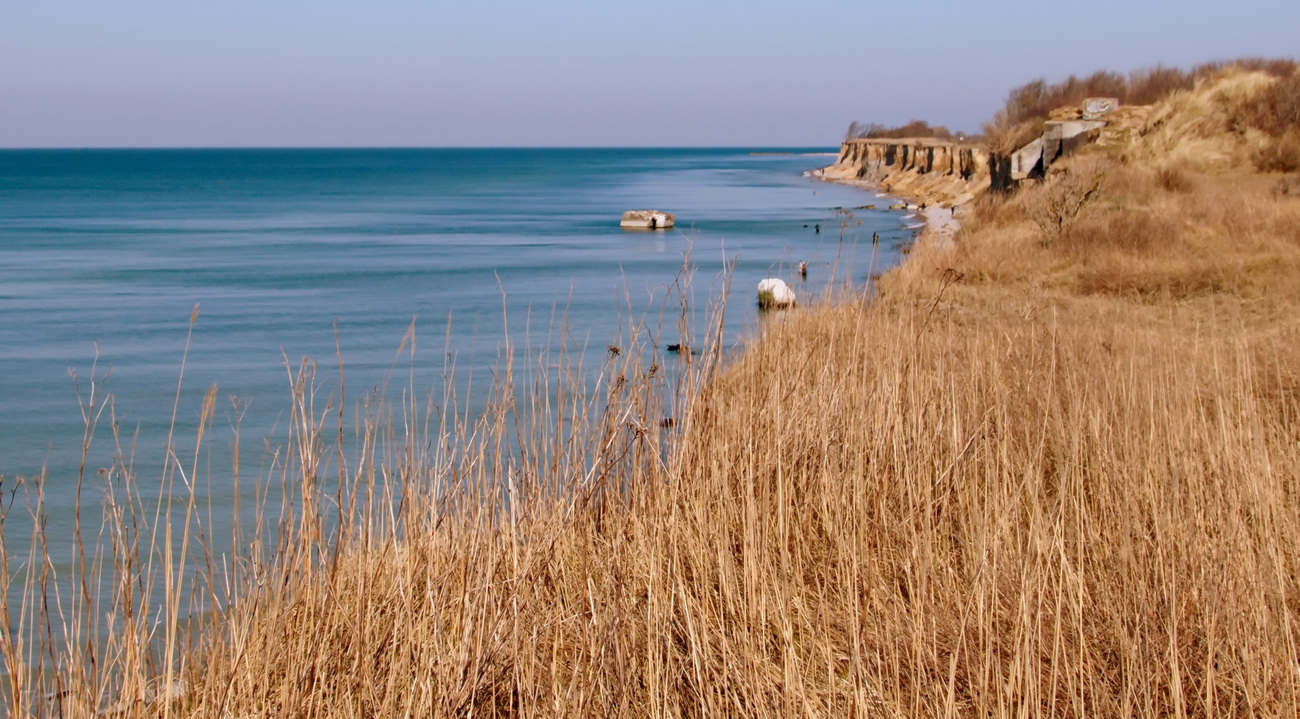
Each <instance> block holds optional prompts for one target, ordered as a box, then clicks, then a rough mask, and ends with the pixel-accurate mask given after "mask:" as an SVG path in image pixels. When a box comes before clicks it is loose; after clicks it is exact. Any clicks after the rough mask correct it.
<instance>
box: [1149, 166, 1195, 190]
mask: <svg viewBox="0 0 1300 719" xmlns="http://www.w3.org/2000/svg"><path fill="white" fill-rule="evenodd" d="M1156 182H1157V183H1159V185H1160V187H1161V188H1162V189H1164V190H1168V191H1169V192H1187V191H1189V190H1191V189H1192V179H1191V178H1190V177H1188V175H1187V173H1186V172H1184V171H1183V170H1182V169H1181V168H1178V167H1173V166H1170V165H1165V166H1164V167H1161V168H1160V169H1159V170H1156Z"/></svg>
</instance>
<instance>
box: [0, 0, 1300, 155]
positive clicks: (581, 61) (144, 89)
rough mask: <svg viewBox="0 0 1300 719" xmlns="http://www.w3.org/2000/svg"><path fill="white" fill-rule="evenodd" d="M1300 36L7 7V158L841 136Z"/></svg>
mask: <svg viewBox="0 0 1300 719" xmlns="http://www.w3.org/2000/svg"><path fill="white" fill-rule="evenodd" d="M1298 28H1300V2H1297V0H1285V1H1282V0H1277V1H1270V2H1260V1H1258V0H1246V1H1240V2H1235V3H1233V2H1204V1H1202V0H1184V1H1183V2H1181V3H1172V2H1165V3H1159V4H1157V3H1152V2H1144V1H1138V0H1133V1H1130V2H1118V1H1117V0H1096V1H1095V2H1092V3H1086V2H1058V3H1052V2H1050V1H1049V2H1041V1H1037V2H1024V1H1020V0H1017V1H1015V2H1002V3H982V4H975V3H959V2H937V1H928V2H927V1H925V0H921V1H919V2H899V3H891V4H887V5H886V4H877V3H871V2H863V1H861V0H859V1H858V2H851V1H849V0H798V1H790V2H774V1H765V0H752V1H751V2H733V1H732V0H723V1H715V2H708V1H707V0H658V1H657V2H654V3H649V2H646V3H640V4H633V3H621V2H617V0H614V1H610V0H604V1H600V2H597V1H596V0H555V1H553V2H549V3H543V2H522V1H519V0H477V1H475V0H460V1H458V2H454V3H453V2H447V1H446V0H371V1H369V2H360V1H359V0H348V1H344V0H312V1H311V2H306V1H302V0H257V1H249V0H225V1H222V2H203V3H198V2H187V1H185V0H121V1H119V2H110V1H107V0H94V1H93V2H92V1H90V0H6V1H5V2H4V3H3V6H0V147H123V146H126V147H152V146H191V147H193V146H339V145H342V146H410V145H415V146H528V145H549V146H569V145H615V146H641V145H645V146H656V145H680V146H694V145H753V146H778V145H805V146H826V145H833V144H836V143H837V142H838V141H839V139H840V138H841V137H842V136H843V133H844V129H845V127H846V126H847V125H848V123H849V122H850V121H851V120H861V121H864V122H881V123H886V124H897V123H902V122H906V121H907V120H909V119H912V118H919V119H925V120H928V121H930V122H932V123H937V124H943V125H947V126H949V127H951V128H953V129H965V130H977V129H978V128H979V125H980V123H981V122H982V121H983V120H985V119H987V118H988V117H989V116H990V115H991V114H992V113H993V112H994V111H995V110H996V109H997V108H998V107H1000V106H1001V103H1002V100H1003V99H1004V98H1005V96H1006V94H1007V91H1008V90H1010V89H1011V88H1013V87H1015V86H1017V85H1020V84H1023V83H1024V82H1026V81H1028V80H1031V79H1033V78H1035V77H1046V78H1047V79H1049V80H1056V79H1061V78H1063V77H1065V76H1067V75H1069V74H1071V73H1076V74H1086V73H1090V72H1092V71H1094V70H1097V69H1102V68H1106V69H1113V70H1119V71H1129V70H1133V69H1136V68H1140V67H1145V66H1150V65H1153V64H1155V63H1164V64H1168V65H1178V66H1190V65H1193V64H1196V63H1200V62H1205V61H1208V60H1216V59H1227V58H1233V57H1238V56H1243V55H1253V56H1269V57H1296V56H1300V35H1298V34H1297V32H1298V30H1297V29H1298Z"/></svg>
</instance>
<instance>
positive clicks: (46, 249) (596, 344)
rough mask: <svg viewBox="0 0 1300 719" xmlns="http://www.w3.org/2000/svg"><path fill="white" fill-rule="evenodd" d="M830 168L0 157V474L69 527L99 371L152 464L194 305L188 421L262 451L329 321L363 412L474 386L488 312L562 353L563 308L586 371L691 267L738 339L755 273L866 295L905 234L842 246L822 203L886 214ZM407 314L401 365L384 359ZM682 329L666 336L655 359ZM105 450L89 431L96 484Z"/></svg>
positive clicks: (271, 157) (803, 153)
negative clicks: (386, 393)
mask: <svg viewBox="0 0 1300 719" xmlns="http://www.w3.org/2000/svg"><path fill="white" fill-rule="evenodd" d="M763 152H764V153H768V152H771V150H766V149H765V150H764V151H763ZM825 152H828V150H816V149H814V150H793V151H787V152H786V153H785V154H754V153H752V151H751V150H748V149H716V150H708V149H687V150H670V149H628V150H624V149H523V150H520V149H465V150H461V149H431V150H414V149H394V150H85V151H75V150H50V151H45V150H39V151H0V402H3V409H2V410H0V474H4V475H6V476H8V477H10V478H13V477H16V476H19V475H28V476H31V475H35V474H36V473H38V472H39V471H40V470H41V467H42V466H45V467H47V481H46V487H47V494H48V495H49V496H50V497H51V506H50V511H51V514H52V516H54V518H55V519H56V520H57V519H58V514H59V513H60V512H64V511H66V510H67V506H68V501H69V498H70V492H71V487H72V486H73V484H74V480H75V477H74V476H73V475H74V474H75V469H76V466H77V463H78V460H79V453H80V446H81V436H82V421H81V415H80V412H79V410H78V404H77V396H76V392H75V390H74V383H73V380H72V378H71V376H70V371H71V372H75V374H76V375H78V377H79V379H80V385H81V390H82V392H83V393H85V392H86V391H88V389H89V376H90V373H91V362H92V360H93V359H94V358H95V356H96V353H98V354H99V360H98V363H99V364H98V367H99V371H100V373H101V375H103V374H104V373H107V376H106V377H101V381H100V383H99V386H98V389H100V391H107V392H111V393H112V395H113V397H114V400H115V404H114V407H115V411H116V417H117V421H118V423H119V424H120V425H121V426H122V427H123V429H124V431H125V433H126V434H127V436H128V437H129V436H133V435H134V436H136V437H138V439H136V440H135V444H136V449H135V453H136V459H137V468H138V469H139V467H140V465H141V464H143V465H144V466H160V465H161V459H160V457H161V451H162V447H163V446H165V443H166V431H167V425H168V423H169V421H170V417H171V412H172V403H173V397H174V395H175V389H176V384H177V377H178V374H179V372H180V369H181V358H182V353H183V350H184V346H185V341H186V333H187V326H188V323H189V320H190V316H191V311H192V310H193V308H194V306H195V305H196V304H197V305H199V307H200V310H199V316H198V320H197V322H196V323H195V325H194V329H193V338H192V341H191V346H190V350H189V355H188V362H187V365H186V370H185V389H184V390H183V392H182V394H181V403H180V410H179V412H180V418H181V421H180V426H181V427H182V430H183V429H184V428H185V427H187V426H192V425H193V420H194V418H195V417H196V416H197V414H198V411H199V404H200V402H201V399H202V396H203V394H204V392H205V391H206V390H207V388H208V387H209V386H210V385H213V384H215V385H217V386H218V387H219V389H220V396H221V398H222V399H221V401H220V402H219V403H218V408H219V410H218V417H217V421H216V425H217V426H218V427H225V426H228V425H229V424H230V423H231V422H232V421H233V417H234V415H235V414H237V413H240V412H242V422H241V426H242V434H241V441H242V442H243V443H245V446H246V447H248V446H251V447H253V448H255V449H256V448H259V447H261V440H262V439H263V438H265V437H267V436H274V435H275V434H276V432H277V429H276V428H277V426H278V427H279V428H280V433H281V434H282V430H283V423H284V421H285V419H286V417H287V412H288V406H289V403H288V397H289V389H288V384H289V382H288V378H287V374H286V369H285V358H286V357H287V358H288V360H289V362H290V363H291V364H294V365H296V364H297V362H298V361H299V360H300V359H301V358H303V357H311V358H315V359H317V360H319V361H320V363H321V365H322V367H327V366H333V365H335V364H336V360H335V328H336V327H337V333H338V341H339V346H340V347H341V352H342V357H343V361H344V362H345V365H346V371H347V384H348V386H349V392H351V393H352V396H354V397H356V396H360V395H361V394H364V393H365V392H366V391H367V390H369V389H370V388H372V387H376V386H379V385H380V384H382V383H383V382H384V381H385V377H386V376H388V375H389V374H391V373H394V372H395V373H397V375H398V376H399V378H400V381H401V384H403V385H407V384H408V383H409V382H410V376H411V375H412V374H413V375H414V377H415V385H416V389H417V391H424V390H429V389H433V388H435V387H437V386H438V383H439V382H440V381H441V374H442V372H443V368H444V365H445V363H444V359H445V355H446V353H447V351H448V350H450V351H451V352H452V354H453V355H454V358H455V362H456V367H457V374H458V375H461V374H464V375H465V376H471V375H472V376H474V377H476V378H477V379H476V380H475V381H476V382H478V383H479V385H480V386H484V387H485V386H486V385H487V384H488V383H489V380H490V376H491V372H490V369H491V367H492V366H493V365H494V364H495V363H496V361H497V358H498V350H499V349H500V348H501V346H502V344H503V342H504V340H505V334H504V330H503V327H504V325H505V323H504V322H503V306H504V307H505V311H506V312H508V318H509V321H510V327H511V332H512V334H516V335H517V336H516V337H515V340H516V342H517V343H520V344H522V343H523V334H522V333H523V329H524V327H525V325H530V326H531V333H530V334H531V335H532V337H531V339H532V341H533V342H534V343H538V342H540V343H542V344H546V343H548V342H549V343H552V344H554V343H555V342H556V341H557V340H556V338H555V332H553V331H552V330H550V329H549V328H551V327H553V326H555V325H556V324H557V323H558V317H559V316H560V315H563V316H564V317H566V318H567V326H568V328H569V330H568V334H567V335H563V336H560V341H565V342H569V343H571V344H572V345H573V346H574V347H577V348H581V347H582V346H584V345H589V346H590V347H592V348H594V351H597V352H600V353H602V354H603V352H604V351H605V349H604V348H605V347H606V345H607V344H609V343H610V342H611V341H612V340H613V339H614V338H616V337H617V336H618V332H619V328H620V327H621V326H625V322H624V323H622V324H621V323H620V307H622V308H623V314H624V315H625V314H626V309H627V306H628V304H629V303H630V305H631V307H632V309H633V311H634V312H636V311H643V310H647V309H649V310H650V311H652V312H653V308H654V307H655V306H656V304H655V303H656V302H662V300H663V297H664V294H665V291H666V288H667V287H668V286H669V285H670V284H671V283H672V282H673V281H674V279H675V277H676V274H677V273H678V271H679V270H680V269H681V267H682V264H683V260H684V257H685V255H686V253H687V251H688V250H689V252H690V256H691V259H692V262H693V266H694V267H695V275H694V277H695V279H694V285H695V288H696V301H697V304H699V305H703V304H704V302H705V301H706V300H707V299H708V293H709V291H710V288H713V287H715V285H716V284H717V283H716V279H717V277H718V275H719V273H720V272H721V270H722V267H723V265H724V262H725V261H734V263H735V269H734V277H733V283H732V286H733V297H732V298H731V300H730V304H729V310H728V317H729V320H728V324H727V340H728V342H732V343H735V342H738V341H739V340H740V339H741V338H742V337H743V336H744V334H745V332H746V331H747V328H752V327H753V326H754V323H755V322H756V321H758V313H757V311H756V309H755V307H754V302H753V291H754V287H755V285H756V284H757V283H758V281H759V280H760V279H763V278H764V277H768V276H775V277H782V278H785V279H787V280H788V281H792V282H795V283H796V288H797V289H798V291H799V292H800V294H801V296H803V297H811V296H812V295H814V294H816V293H818V292H819V291H820V289H821V288H822V287H824V285H825V283H826V282H827V281H828V279H829V278H830V277H831V274H832V268H835V267H837V268H838V271H839V276H840V278H841V279H846V280H848V281H851V282H853V283H856V284H862V283H865V282H866V281H867V278H868V275H869V274H870V273H871V272H872V271H873V270H874V271H879V270H881V269H884V268H887V267H889V266H891V265H893V264H894V263H896V262H897V259H898V255H897V247H898V246H899V245H900V244H901V243H902V242H904V241H905V240H906V239H908V238H909V237H910V231H909V230H908V229H907V228H906V227H905V226H904V222H905V220H903V219H902V218H900V217H899V215H898V213H891V212H883V211H866V210H860V211H858V212H856V214H855V217H853V218H852V219H851V222H849V223H848V225H849V226H848V227H846V228H842V222H841V220H842V219H843V216H841V215H837V214H836V212H835V210H836V209H837V208H841V207H850V208H852V207H856V206H860V205H864V204H867V203H876V204H878V205H879V206H880V207H884V206H885V204H886V201H885V200H882V199H876V198H875V197H873V196H872V195H871V194H869V193H866V192H863V191H862V190H858V189H853V188H847V187H841V186H836V185H831V184H827V183H822V182H817V181H815V180H813V179H810V178H808V177H806V176H804V174H803V173H804V172H805V171H808V170H811V169H813V168H816V167H819V166H823V165H826V164H829V163H830V162H831V161H832V160H833V158H832V157H830V156H826V155H824V154H815V153H825ZM638 208H655V209H660V210H664V211H668V212H673V213H675V214H676V215H677V223H678V224H677V228H676V229H675V230H673V231H669V232H654V233H651V232H625V231H622V230H620V229H619V227H618V220H619V216H620V214H621V213H622V212H623V211H624V210H627V209H638ZM858 220H861V221H862V224H861V225H858V224H857V221H858ZM817 225H820V228H821V232H820V233H817V232H815V231H814V228H815V226H817ZM842 230H843V231H842ZM873 232H879V233H880V235H881V238H882V242H881V243H880V246H879V248H878V251H877V252H875V253H873V252H872V247H871V241H870V239H871V235H872V233H873ZM841 235H842V236H841ZM801 260H803V261H807V262H808V263H809V276H808V280H807V281H806V282H798V280H797V274H796V272H795V270H794V266H795V265H796V264H797V263H798V262H799V261H801ZM715 291H716V290H715ZM503 296H504V300H503ZM624 319H625V318H624ZM412 322H414V323H415V327H416V333H417V338H418V344H417V350H416V353H415V357H414V360H411V359H410V357H409V354H408V355H404V357H403V358H402V359H396V353H397V350H398V347H399V345H401V343H402V339H403V336H404V335H405V333H406V332H407V329H408V327H409V326H410V325H411V324H412ZM673 333H675V326H674V323H673V322H672V321H669V322H668V323H666V328H665V331H664V335H663V337H662V342H663V343H668V342H674V341H676V336H675V334H673ZM548 334H549V335H550V337H549V338H548ZM661 346H662V345H661ZM594 364H598V362H597V363H594ZM231 397H234V398H235V400H234V401H232V400H231V399H230V398H231ZM236 406H238V407H240V408H241V409H240V410H238V411H237V410H235V409H233V408H234V407H236ZM277 423H278V425H277ZM247 451H248V450H245V453H246V454H247ZM113 452H114V448H113V446H112V444H111V443H110V442H109V440H108V435H107V432H106V431H101V433H100V437H99V438H98V439H97V441H96V444H95V445H94V446H93V447H92V448H91V452H90V457H89V464H90V466H91V467H100V466H107V465H108V464H110V463H111V461H112V456H113ZM246 461H248V460H246ZM253 461H255V460H253ZM155 462H157V464H154V463H155ZM147 473H148V472H146V471H144V470H141V474H142V475H143V474H147ZM214 491H218V492H219V491H220V488H219V487H217V488H214Z"/></svg>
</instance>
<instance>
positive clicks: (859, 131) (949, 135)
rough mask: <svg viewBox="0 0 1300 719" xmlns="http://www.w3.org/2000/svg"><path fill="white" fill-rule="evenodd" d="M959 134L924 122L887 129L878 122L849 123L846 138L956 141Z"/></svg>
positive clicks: (917, 121)
mask: <svg viewBox="0 0 1300 719" xmlns="http://www.w3.org/2000/svg"><path fill="white" fill-rule="evenodd" d="M958 134H963V135H964V133H953V132H952V131H951V130H949V129H948V128H946V127H944V126H942V125H934V126H931V125H930V123H928V122H926V121H924V120H910V121H908V123H907V124H905V125H899V126H897V127H885V126H884V125H881V124H880V123H878V122H857V121H856V120H855V121H854V122H851V123H849V129H848V132H847V133H846V134H845V137H846V138H847V139H850V140H857V139H862V138H882V139H901V138H905V137H933V138H937V139H940V140H956V139H957V135H958Z"/></svg>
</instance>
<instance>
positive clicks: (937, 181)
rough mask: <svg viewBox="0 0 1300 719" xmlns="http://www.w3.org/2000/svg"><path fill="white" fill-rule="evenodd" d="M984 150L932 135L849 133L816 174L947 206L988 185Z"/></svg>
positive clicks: (973, 195) (971, 195) (970, 197)
mask: <svg viewBox="0 0 1300 719" xmlns="http://www.w3.org/2000/svg"><path fill="white" fill-rule="evenodd" d="M988 165H989V158H988V153H987V152H986V151H985V150H984V149H983V148H980V147H976V146H973V145H962V144H958V143H955V142H948V141H945V140H936V139H933V138H906V139H871V138H862V139H853V140H845V141H844V144H843V145H841V146H840V156H839V158H838V159H837V160H836V161H835V164H833V165H830V166H829V167H825V168H822V170H821V171H820V176H821V177H823V178H825V179H827V180H835V181H841V182H843V181H862V182H869V183H871V184H873V185H876V186H879V187H880V188H881V189H883V190H885V191H886V192H890V193H892V194H895V195H901V196H905V197H907V198H909V199H912V200H915V201H916V202H924V203H928V204H933V205H942V206H949V207H950V206H953V205H961V204H965V203H967V202H970V201H971V200H972V199H974V197H975V196H976V195H977V194H979V193H980V192H982V191H983V190H985V189H987V188H988V186H989V171H988Z"/></svg>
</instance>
